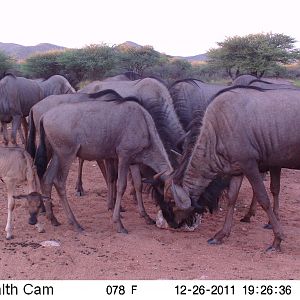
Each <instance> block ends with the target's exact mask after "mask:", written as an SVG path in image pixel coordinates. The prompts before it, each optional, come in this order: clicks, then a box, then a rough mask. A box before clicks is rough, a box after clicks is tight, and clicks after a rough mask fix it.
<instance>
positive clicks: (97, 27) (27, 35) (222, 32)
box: [0, 0, 300, 56]
mask: <svg viewBox="0 0 300 300" xmlns="http://www.w3.org/2000/svg"><path fill="white" fill-rule="evenodd" d="M0 8H1V25H2V26H1V29H0V42H2V43H15V44H21V45H24V46H33V45H36V44H39V43H52V44H56V45H59V46H65V47H68V48H81V47H84V46H87V45H90V44H101V43H104V44H107V45H109V46H113V45H117V44H121V43H123V42H125V41H133V42H135V43H137V44H140V45H151V46H153V47H154V49H155V50H157V51H159V52H162V53H166V54H169V55H178V56H192V55H197V54H201V53H205V52H206V51H208V50H209V49H210V48H215V47H217V42H222V41H224V39H225V38H226V37H231V36H235V35H238V36H244V35H247V34H251V33H269V32H272V33H283V34H286V35H289V36H291V37H293V38H295V39H296V40H297V41H299V42H297V43H296V44H295V46H296V47H298V48H300V29H299V28H300V18H299V11H300V1H299V0H284V1H283V0H273V1H271V0H249V1H244V0H239V1H238V0H223V1H222V0H205V1H203V0H147V1H146V0H72V1H70V0H0Z"/></svg>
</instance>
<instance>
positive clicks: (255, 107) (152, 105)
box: [0, 73, 300, 250]
mask: <svg viewBox="0 0 300 300" xmlns="http://www.w3.org/2000/svg"><path fill="white" fill-rule="evenodd" d="M134 75H135V74H133V73H126V74H122V75H117V76H115V77H111V78H107V79H106V80H103V81H96V82H92V83H90V84H89V85H87V86H86V87H84V88H83V89H81V90H79V91H77V92H75V90H74V89H73V88H72V86H71V85H70V84H69V82H68V81H67V80H66V79H65V78H64V77H62V76H59V75H55V76H52V77H50V78H49V79H47V80H43V81H38V80H30V79H26V78H22V77H16V76H14V75H12V74H6V75H5V76H4V78H2V79H1V81H0V119H1V124H2V128H3V139H4V143H5V145H6V146H7V145H8V143H9V138H8V134H7V123H9V122H11V121H12V134H11V139H10V140H11V143H12V144H13V146H12V147H11V146H9V147H4V146H3V147H1V149H0V150H1V151H0V177H1V179H2V181H4V182H5V183H6V185H7V189H8V218H7V226H6V237H7V239H10V238H12V236H13V235H12V228H13V225H12V211H13V208H14V202H15V201H14V199H15V198H20V197H26V198H27V201H28V203H30V205H29V208H30V219H29V223H30V224H33V225H34V224H36V223H37V221H38V213H39V212H40V211H41V210H43V209H45V211H46V216H47V218H48V219H49V220H51V223H52V224H53V225H55V226H57V225H59V224H60V223H59V221H58V220H57V219H56V217H55V215H54V213H53V210H52V203H51V190H52V186H53V185H54V186H55V188H56V190H57V192H58V195H59V198H60V201H61V204H62V207H63V209H64V211H65V213H66V216H67V218H68V221H69V222H70V224H73V226H74V228H75V230H78V231H81V230H83V228H82V227H81V225H80V224H79V222H78V221H77V220H76V218H75V216H74V214H73V212H72V209H71V207H70V205H69V203H68V200H67V194H66V181H67V176H68V173H69V170H70V166H71V164H72V162H73V161H74V159H75V158H76V157H78V158H79V161H80V163H79V171H78V180H77V184H76V190H77V194H78V195H82V194H83V193H84V190H83V186H82V179H81V176H82V164H83V161H84V160H89V161H96V162H97V164H98V166H99V167H100V170H101V172H102V174H103V176H104V178H105V181H106V184H107V189H108V197H107V207H108V209H111V210H113V222H114V224H115V226H116V229H117V231H118V232H120V233H127V230H126V228H125V227H124V225H123V223H122V221H121V211H122V207H121V200H122V196H123V194H124V192H125V189H126V185H127V179H128V178H129V176H128V174H130V177H131V181H132V184H133V187H134V189H135V194H134V196H135V198H136V200H137V203H138V209H139V213H140V215H141V216H142V217H144V218H145V220H146V222H147V223H148V224H152V223H154V221H153V220H152V219H151V218H150V217H149V216H148V214H147V212H146V211H145V208H144V204H143V199H142V185H143V182H144V183H147V184H148V185H150V186H151V190H152V197H153V199H154V200H155V201H156V203H157V205H158V206H159V208H160V209H161V211H162V214H163V216H164V218H165V220H166V221H167V223H168V224H169V226H170V227H172V228H175V229H176V228H180V227H181V226H183V224H186V223H187V222H192V221H193V219H194V218H195V214H196V213H198V214H199V213H200V214H203V213H205V212H206V211H207V210H209V211H210V212H212V211H213V210H214V209H216V208H217V207H218V200H219V197H220V195H221V194H222V193H223V191H224V190H226V191H227V193H226V197H227V198H228V211H227V215H226V218H225V222H224V226H223V228H222V229H221V230H220V231H218V232H217V233H216V234H215V235H214V237H213V238H211V239H210V240H209V241H208V242H209V243H211V244H219V243H221V242H222V240H223V238H224V237H226V236H229V234H230V231H231V227H232V219H233V213H234V207H235V202H236V200H237V196H238V193H239V189H240V187H241V183H242V180H243V177H244V176H245V177H246V178H247V179H248V180H249V182H250V184H251V186H252V189H253V199H252V202H251V205H250V209H249V211H248V213H247V214H246V215H245V217H244V218H243V219H242V220H243V221H245V222H249V221H250V218H251V217H252V216H253V215H254V214H255V209H256V203H257V202H258V203H259V204H260V205H261V206H262V208H263V209H264V210H265V212H266V214H267V216H268V219H269V227H270V228H272V229H273V232H274V241H273V243H272V245H271V246H270V247H269V250H280V244H281V241H282V240H283V238H284V235H283V230H282V228H281V226H280V222H279V212H278V210H279V199H278V196H279V191H280V172H281V168H290V169H300V156H299V155H298V151H299V150H298V149H299V147H300V135H299V136H298V128H299V127H300V121H299V120H298V119H299V118H298V116H299V114H300V90H299V89H298V88H296V87H294V86H291V85H283V84H274V83H270V82H268V81H263V80H260V79H257V78H256V77H254V76H251V75H243V76H240V77H238V78H237V79H236V80H235V81H234V82H233V83H232V85H231V86H222V85H214V84H208V83H204V82H202V81H201V80H198V79H184V80H180V81H176V82H174V83H173V84H172V85H171V86H170V87H167V86H166V85H165V84H164V83H163V82H162V81H160V80H158V79H156V78H137V77H136V76H134ZM26 117H28V122H29V130H28V125H27V119H26ZM21 123H22V125H23V127H24V133H25V137H24V138H22V134H23V133H22V131H21V129H20V125H21ZM18 130H19V132H20V136H21V138H22V140H23V141H24V143H25V144H26V145H25V147H26V151H25V150H24V149H22V148H21V147H18V146H16V135H17V131H18ZM28 153H29V154H30V155H29V154H28ZM267 171H268V172H269V173H270V179H271V185H270V189H271V193H272V195H273V198H274V199H273V206H272V205H271V204H270V200H269V198H268V195H267V192H266V188H265V186H264V183H263V176H262V173H264V172H267ZM21 181H27V183H28V191H27V194H26V195H19V196H16V195H15V193H16V192H15V188H16V185H17V184H18V183H19V182H21ZM149 230H150V229H149Z"/></svg>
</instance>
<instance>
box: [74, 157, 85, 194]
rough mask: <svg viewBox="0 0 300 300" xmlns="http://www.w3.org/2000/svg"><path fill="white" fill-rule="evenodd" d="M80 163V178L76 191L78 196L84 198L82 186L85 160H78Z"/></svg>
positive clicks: (78, 177) (78, 178)
mask: <svg viewBox="0 0 300 300" xmlns="http://www.w3.org/2000/svg"><path fill="white" fill-rule="evenodd" d="M78 162H79V165H78V176H77V181H76V186H75V190H76V196H83V195H84V190H83V186H82V168H83V162H84V160H83V159H81V158H78Z"/></svg>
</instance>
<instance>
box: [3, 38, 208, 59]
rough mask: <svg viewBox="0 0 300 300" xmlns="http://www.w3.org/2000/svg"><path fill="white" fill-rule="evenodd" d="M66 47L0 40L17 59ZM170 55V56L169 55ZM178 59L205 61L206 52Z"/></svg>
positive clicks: (135, 45)
mask: <svg viewBox="0 0 300 300" xmlns="http://www.w3.org/2000/svg"><path fill="white" fill-rule="evenodd" d="M117 47H119V48H122V47H133V48H141V47H143V46H141V45H139V44H137V43H134V42H131V41H126V42H124V43H122V44H119V45H118V46H117ZM64 49H67V48H66V47H62V46H57V45H53V44H48V43H42V44H38V45H36V46H22V45H18V44H13V43H1V42H0V51H3V52H5V53H6V54H8V55H10V56H13V57H15V58H16V59H17V60H24V59H26V58H28V57H29V56H31V55H33V54H36V53H41V52H47V51H53V50H64ZM171 57H172V56H171ZM173 57H175V58H178V59H186V60H188V61H189V62H197V61H206V60H207V55H206V54H198V55H194V56H173Z"/></svg>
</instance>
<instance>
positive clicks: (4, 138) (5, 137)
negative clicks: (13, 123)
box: [1, 122, 9, 146]
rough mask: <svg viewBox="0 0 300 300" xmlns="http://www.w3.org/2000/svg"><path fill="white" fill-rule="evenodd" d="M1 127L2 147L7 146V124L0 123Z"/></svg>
mask: <svg viewBox="0 0 300 300" xmlns="http://www.w3.org/2000/svg"><path fill="white" fill-rule="evenodd" d="M1 125H2V134H3V142H4V145H5V146H7V145H8V142H9V141H8V132H7V123H6V122H1Z"/></svg>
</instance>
